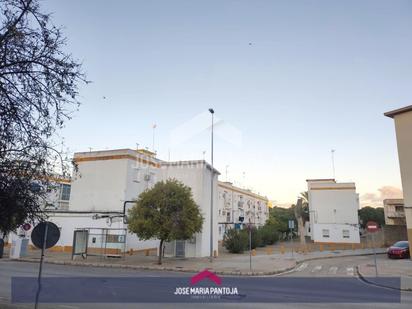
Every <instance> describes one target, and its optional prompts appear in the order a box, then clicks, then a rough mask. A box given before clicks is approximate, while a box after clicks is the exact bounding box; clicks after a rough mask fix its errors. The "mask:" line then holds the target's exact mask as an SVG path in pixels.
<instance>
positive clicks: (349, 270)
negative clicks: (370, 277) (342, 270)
mask: <svg viewBox="0 0 412 309" xmlns="http://www.w3.org/2000/svg"><path fill="white" fill-rule="evenodd" d="M346 274H347V275H348V276H354V269H353V267H348V268H346Z"/></svg>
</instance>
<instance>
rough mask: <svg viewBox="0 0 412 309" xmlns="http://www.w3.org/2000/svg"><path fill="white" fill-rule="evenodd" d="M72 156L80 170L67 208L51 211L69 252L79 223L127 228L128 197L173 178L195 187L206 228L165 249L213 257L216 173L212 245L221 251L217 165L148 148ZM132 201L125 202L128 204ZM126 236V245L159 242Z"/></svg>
mask: <svg viewBox="0 0 412 309" xmlns="http://www.w3.org/2000/svg"><path fill="white" fill-rule="evenodd" d="M74 161H75V162H76V164H77V171H76V172H75V173H74V175H73V177H72V182H71V190H70V191H71V192H70V203H69V206H68V208H66V207H58V208H57V209H56V210H49V211H48V213H47V214H48V216H49V220H50V221H52V222H54V223H55V224H56V225H57V226H58V227H59V228H60V230H61V238H60V240H59V242H58V243H57V246H61V247H63V248H64V249H67V250H66V251H68V252H70V251H71V248H72V244H73V234H74V231H75V230H76V229H79V228H112V229H113V228H118V229H127V224H125V223H124V222H123V217H122V216H123V206H124V202H125V201H132V200H135V199H137V198H138V196H139V195H140V193H141V192H143V191H144V190H146V189H148V188H150V187H152V186H153V185H154V184H155V183H156V182H158V181H162V180H167V179H170V178H174V179H177V180H179V181H181V182H182V183H184V184H185V185H187V186H189V187H190V188H191V189H192V194H193V198H194V200H195V202H196V203H197V205H198V206H199V208H200V211H201V213H202V215H203V217H204V223H203V228H202V232H200V233H198V234H196V235H195V237H193V238H192V239H190V240H187V241H176V242H172V243H168V244H167V245H166V250H165V254H167V255H171V256H185V257H204V256H209V255H210V218H211V211H210V205H211V183H212V177H213V188H214V192H215V194H214V203H213V204H214V205H215V209H216V211H214V212H213V222H214V231H213V235H214V239H213V249H214V250H215V251H216V252H217V250H218V237H217V236H218V225H217V218H218V212H217V201H218V193H217V192H218V190H217V188H218V186H217V178H218V175H219V172H218V171H217V170H215V169H213V171H212V168H211V166H210V165H209V164H208V163H206V162H205V161H203V160H202V161H179V162H164V161H161V160H159V159H157V158H155V156H154V154H153V153H151V152H149V151H146V150H132V149H118V150H107V151H92V152H79V153H75V154H74ZM62 190H63V189H62ZM66 191H67V188H66ZM132 205H133V204H131V203H130V204H127V206H128V208H129V207H131V206H132ZM60 206H63V205H60ZM49 209H50V208H49ZM126 214H127V209H126ZM126 239H127V241H126V250H130V249H133V250H144V249H153V248H157V247H158V245H159V241H158V240H157V239H153V240H150V241H141V240H139V239H138V238H137V236H136V235H134V234H130V233H127V235H126Z"/></svg>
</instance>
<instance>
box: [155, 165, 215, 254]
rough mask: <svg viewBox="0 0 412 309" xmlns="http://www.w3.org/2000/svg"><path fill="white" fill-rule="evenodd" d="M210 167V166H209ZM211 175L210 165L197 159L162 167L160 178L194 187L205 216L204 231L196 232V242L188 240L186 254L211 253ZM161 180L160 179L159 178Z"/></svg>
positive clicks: (196, 198) (193, 191) (194, 192)
mask: <svg viewBox="0 0 412 309" xmlns="http://www.w3.org/2000/svg"><path fill="white" fill-rule="evenodd" d="M209 167H210V166H209ZM211 177H212V173H211V170H210V168H208V165H206V164H205V163H202V162H201V161H197V163H187V164H185V163H184V162H181V163H180V164H176V165H173V164H167V165H163V166H162V168H161V174H159V178H161V179H163V180H167V179H171V178H175V179H177V180H179V181H181V182H182V183H183V184H185V185H187V186H189V187H190V188H191V189H192V194H193V199H194V201H195V202H196V204H197V205H198V206H199V208H200V212H201V214H202V216H203V219H204V221H203V227H202V232H201V233H198V234H196V237H195V238H196V241H195V243H190V242H189V241H186V255H187V256H188V257H189V256H193V252H195V254H196V256H198V257H204V256H209V255H210V217H211V216H210V198H211ZM217 177H218V174H217V173H216V172H215V173H214V181H213V189H214V194H213V197H214V202H213V205H214V211H213V226H214V230H213V236H214V237H213V250H216V251H217V250H218V225H217V222H218V210H217V209H218V205H217V203H218V190H217ZM159 180H160V179H159Z"/></svg>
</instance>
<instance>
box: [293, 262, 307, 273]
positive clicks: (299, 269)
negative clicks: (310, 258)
mask: <svg viewBox="0 0 412 309" xmlns="http://www.w3.org/2000/svg"><path fill="white" fill-rule="evenodd" d="M306 267H308V264H307V263H302V264H301V265H299V267H298V268H297V269H296V270H297V271H302V270H304V269H305V268H306Z"/></svg>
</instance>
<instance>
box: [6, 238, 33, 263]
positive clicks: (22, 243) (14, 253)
mask: <svg viewBox="0 0 412 309" xmlns="http://www.w3.org/2000/svg"><path fill="white" fill-rule="evenodd" d="M28 245H29V239H28V238H22V237H17V238H16V239H13V241H12V242H11V248H10V258H11V259H19V258H21V257H24V256H26V255H27V247H28Z"/></svg>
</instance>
